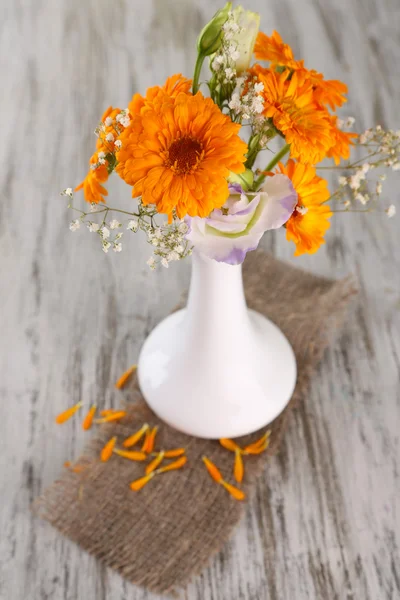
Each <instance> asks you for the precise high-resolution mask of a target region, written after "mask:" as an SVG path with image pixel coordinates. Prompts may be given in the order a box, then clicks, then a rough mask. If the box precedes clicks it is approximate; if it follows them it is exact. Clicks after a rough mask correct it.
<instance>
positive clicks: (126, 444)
mask: <svg viewBox="0 0 400 600" xmlns="http://www.w3.org/2000/svg"><path fill="white" fill-rule="evenodd" d="M148 429H149V426H148V424H147V423H145V424H144V425H143V426H142V427H141V428H140V429H139V431H137V432H136V433H134V434H133V435H131V436H129V437H128V438H126V440H125V441H124V443H123V444H122V445H123V446H124V448H130V447H131V446H134V445H135V444H136V443H137V442H138V441H139V440H140V439H141V438H142V436H143V435H144V434H145V433H146V432H147V431H148Z"/></svg>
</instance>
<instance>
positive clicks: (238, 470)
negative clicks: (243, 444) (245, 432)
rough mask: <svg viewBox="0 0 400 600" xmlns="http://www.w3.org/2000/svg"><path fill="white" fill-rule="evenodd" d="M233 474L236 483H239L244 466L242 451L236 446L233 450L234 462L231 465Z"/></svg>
mask: <svg viewBox="0 0 400 600" xmlns="http://www.w3.org/2000/svg"><path fill="white" fill-rule="evenodd" d="M233 475H234V477H235V479H236V481H237V482H238V483H241V482H242V481H243V475H244V467H243V458H242V451H241V449H240V448H236V450H235V463H234V467H233Z"/></svg>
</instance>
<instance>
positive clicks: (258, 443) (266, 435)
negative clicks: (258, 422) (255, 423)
mask: <svg viewBox="0 0 400 600" xmlns="http://www.w3.org/2000/svg"><path fill="white" fill-rule="evenodd" d="M270 436H271V429H268V431H266V432H265V433H264V435H263V436H262V437H260V439H259V440H257V441H255V442H253V443H252V444H249V445H248V446H246V447H245V448H244V451H245V452H247V451H248V450H249V449H250V450H254V449H255V448H258V447H259V446H263V445H264V444H265V443H266V442H267V441H268V443H269V438H270ZM267 447H268V446H267Z"/></svg>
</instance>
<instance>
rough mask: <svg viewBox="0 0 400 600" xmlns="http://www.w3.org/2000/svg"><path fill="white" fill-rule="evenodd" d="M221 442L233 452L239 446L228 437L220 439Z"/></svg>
mask: <svg viewBox="0 0 400 600" xmlns="http://www.w3.org/2000/svg"><path fill="white" fill-rule="evenodd" d="M219 443H220V444H221V446H223V447H224V448H226V449H227V450H230V451H231V452H235V451H236V450H237V449H238V448H239V446H238V445H237V444H236V442H234V441H233V440H229V439H228V438H221V439H220V440H219Z"/></svg>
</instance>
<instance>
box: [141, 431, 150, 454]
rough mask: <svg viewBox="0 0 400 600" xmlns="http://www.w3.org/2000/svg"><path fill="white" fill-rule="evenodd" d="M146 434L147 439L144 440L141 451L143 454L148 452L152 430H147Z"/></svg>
mask: <svg viewBox="0 0 400 600" xmlns="http://www.w3.org/2000/svg"><path fill="white" fill-rule="evenodd" d="M145 433H146V436H145V438H144V441H143V445H142V447H141V451H142V452H147V444H148V441H149V437H150V433H151V429H150V428H149V427H147V429H146V432H145Z"/></svg>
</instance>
